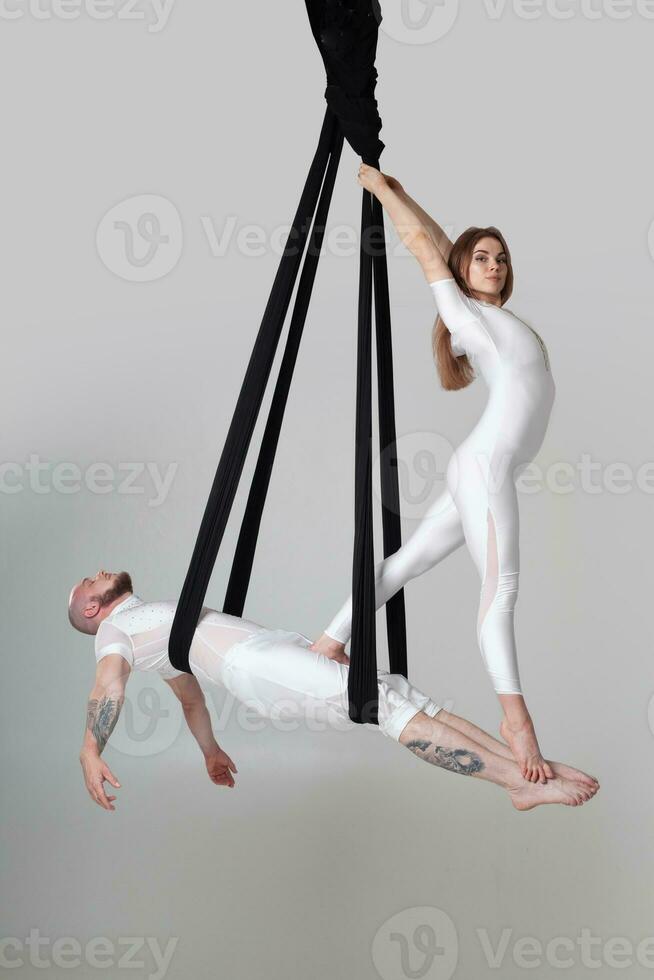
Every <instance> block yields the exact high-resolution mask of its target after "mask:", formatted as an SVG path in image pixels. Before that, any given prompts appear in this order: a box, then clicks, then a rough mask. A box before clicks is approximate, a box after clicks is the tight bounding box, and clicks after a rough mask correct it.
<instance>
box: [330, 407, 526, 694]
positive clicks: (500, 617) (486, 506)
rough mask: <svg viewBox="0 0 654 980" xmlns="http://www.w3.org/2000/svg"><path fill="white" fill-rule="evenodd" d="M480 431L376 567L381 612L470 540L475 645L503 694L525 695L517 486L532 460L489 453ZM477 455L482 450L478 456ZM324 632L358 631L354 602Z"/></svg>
mask: <svg viewBox="0 0 654 980" xmlns="http://www.w3.org/2000/svg"><path fill="white" fill-rule="evenodd" d="M489 443H490V440H489V438H488V435H487V434H486V433H485V432H484V430H483V428H482V427H481V426H480V427H478V429H477V430H475V431H474V432H473V433H472V434H471V436H470V437H469V438H468V439H467V440H466V441H465V442H464V443H463V444H462V445H461V446H460V447H459V448H458V449H457V450H456V452H455V453H454V455H453V456H452V458H451V459H450V463H449V465H448V468H447V489H446V490H445V491H444V492H443V493H442V494H441V495H440V496H439V497H438V498H437V500H436V501H435V502H434V503H433V504H432V506H431V507H430V508H429V510H428V512H427V514H426V515H425V517H424V518H423V519H422V521H421V522H420V525H419V527H418V528H417V529H416V531H415V533H414V534H413V536H412V537H411V538H409V540H408V541H407V542H406V544H405V545H404V546H403V547H402V548H400V549H399V551H397V552H395V554H393V555H391V556H390V557H389V558H386V559H385V560H384V561H381V562H379V563H378V564H377V566H376V570H375V578H376V602H377V608H379V606H381V605H383V604H384V603H385V602H387V601H388V599H390V598H391V596H393V595H395V593H396V592H397V591H398V590H399V589H401V588H403V586H405V585H406V583H407V582H409V581H410V580H411V579H413V578H416V577H417V576H418V575H422V574H423V573H424V572H426V571H427V570H428V569H430V568H433V567H434V565H437V564H438V562H440V561H442V560H443V558H445V557H446V556H447V555H450V554H451V553H452V552H453V551H455V550H456V549H457V548H460V547H461V545H462V544H463V543H464V542H465V544H466V545H467V547H468V550H469V551H470V554H471V556H472V559H473V561H474V563H475V566H476V568H477V571H478V572H479V576H480V579H481V583H482V585H481V595H480V602H479V614H478V617H477V642H478V645H479V649H480V652H481V655H482V659H483V661H484V665H485V667H486V670H487V671H488V674H489V676H490V678H491V682H492V684H493V687H494V689H495V691H496V692H497V693H498V694H500V693H501V694H521V693H522V689H521V685H520V676H519V672H518V661H517V654H516V644H515V636H514V609H515V605H516V600H517V597H518V579H519V571H520V559H519V540H518V539H519V515H518V498H517V491H516V485H515V480H516V479H517V477H518V475H519V473H520V472H521V470H522V468H523V467H524V466H525V465H526V464H527V462H528V460H529V459H530V458H531V456H529V457H525V458H524V459H523V460H521V461H520V462H518V461H517V458H516V456H515V455H514V454H512V453H511V452H505V453H504V455H501V454H500V452H499V450H496V451H495V452H493V453H492V454H491V455H490V458H489V455H488V453H484V452H483V446H484V445H489ZM477 450H479V451H477ZM325 632H326V633H327V635H328V636H331V637H332V638H333V639H335V640H338V641H340V642H341V643H347V642H348V640H349V639H350V636H351V633H352V598H351V597H350V598H349V599H348V600H347V601H346V602H345V604H344V605H343V607H342V608H341V609H340V610H339V612H338V613H337V614H336V616H335V617H334V619H333V620H332V621H331V623H330V624H329V626H328V627H327V628H326V630H325Z"/></svg>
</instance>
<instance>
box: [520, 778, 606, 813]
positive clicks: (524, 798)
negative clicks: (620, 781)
mask: <svg viewBox="0 0 654 980" xmlns="http://www.w3.org/2000/svg"><path fill="white" fill-rule="evenodd" d="M584 775H585V774H584ZM598 789H599V784H598V785H597V786H588V785H587V784H586V783H585V782H583V783H582V782H581V781H577V780H574V779H566V778H565V777H564V776H554V778H553V779H548V781H547V782H546V783H529V782H525V781H524V780H522V781H520V782H516V784H515V785H514V786H507V790H508V793H509V797H510V799H511V803H512V804H513V806H514V807H515V808H516V810H533V808H534V807H536V806H540V805H541V804H543V803H561V804H563V806H583V804H584V803H587V802H588V800H590V799H592V798H593V796H595V793H596V792H597V790H598Z"/></svg>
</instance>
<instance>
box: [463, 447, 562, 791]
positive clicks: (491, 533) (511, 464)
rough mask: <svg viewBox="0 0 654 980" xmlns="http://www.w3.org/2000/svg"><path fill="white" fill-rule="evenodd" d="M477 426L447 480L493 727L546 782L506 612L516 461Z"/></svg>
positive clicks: (514, 555) (529, 774) (515, 576)
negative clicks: (495, 712)
mask: <svg viewBox="0 0 654 980" xmlns="http://www.w3.org/2000/svg"><path fill="white" fill-rule="evenodd" d="M489 442H490V437H489V435H488V433H486V432H484V431H482V430H481V429H479V430H478V432H477V434H476V437H475V438H473V439H470V440H468V441H467V442H466V443H464V444H463V445H462V446H460V447H459V449H458V450H457V451H456V453H455V455H454V457H453V458H452V460H451V462H450V466H448V486H449V487H450V489H451V491H452V496H453V499H454V501H455V504H456V506H457V508H458V510H459V513H460V514H461V521H462V524H463V531H464V534H465V541H466V545H467V547H468V550H469V552H470V555H471V557H472V559H473V561H474V563H475V566H476V568H477V571H478V572H479V577H480V580H481V591H480V597H479V613H478V617H477V642H478V645H479V650H480V652H481V655H482V659H483V661H484V665H485V667H486V670H487V671H488V674H489V677H490V679H491V682H492V684H493V687H494V689H495V692H496V694H497V696H498V698H499V700H500V703H501V705H502V709H503V711H504V718H503V720H502V722H501V725H500V733H501V735H502V737H503V738H504V739H506V741H507V742H508V743H509V745H510V748H511V750H512V752H513V755H514V758H515V759H516V761H517V762H518V764H519V765H520V768H521V771H522V774H523V776H524V777H525V779H528V780H530V781H532V782H535V781H540V782H546V781H547V779H551V778H552V776H553V775H554V773H553V770H552V768H551V767H550V765H549V764H548V762H547V761H546V760H545V759H544V758H543V755H542V753H541V751H540V748H539V745H538V740H537V738H536V733H535V730H534V725H533V722H532V719H531V716H530V714H529V711H528V709H527V706H526V703H525V700H524V697H523V695H522V688H521V684H520V676H519V671H518V658H517V653H516V642H515V631H514V611H515V606H516V602H517V598H518V583H519V577H520V551H519V533H520V520H519V510H518V495H517V489H516V484H515V477H516V473H517V471H518V470H519V469H520V466H521V465H523V464H518V463H517V461H516V459H515V457H514V456H513V454H512V452H511V448H510V447H505V448H503V447H502V446H501V445H499V446H498V445H497V444H496V445H494V447H493V449H492V450H487V449H485V445H486V444H487V443H489Z"/></svg>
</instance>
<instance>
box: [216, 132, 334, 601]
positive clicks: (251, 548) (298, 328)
mask: <svg viewBox="0 0 654 980" xmlns="http://www.w3.org/2000/svg"><path fill="white" fill-rule="evenodd" d="M342 149H343V133H342V131H341V129H340V126H338V125H337V126H336V127H335V129H334V137H333V140H332V147H331V157H330V160H329V165H328V167H327V173H326V176H325V182H324V184H323V188H322V193H321V195H320V201H319V203H318V210H317V211H316V218H315V221H314V225H313V229H312V232H311V238H310V240H309V248H308V250H307V254H306V256H305V259H304V265H303V268H302V274H301V276H300V284H299V286H298V291H297V296H296V299H295V306H294V309H293V315H292V318H291V325H290V328H289V333H288V340H287V342H286V349H285V351H284V357H283V359H282V363H281V367H280V369H279V376H278V378H277V384H276V386H275V392H274V394H273V398H272V403H271V406H270V413H269V416H268V422H267V424H266V428H265V431H264V434H263V438H262V441H261V449H260V452H259V458H258V460H257V465H256V469H255V472H254V477H253V480H252V486H251V488H250V494H249V497H248V502H247V506H246V508H245V513H244V515H243V521H242V523H241V530H240V534H239V539H238V544H237V546H236V552H235V555H234V561H233V564H232V571H231V574H230V578H229V584H228V586H227V593H226V595H225V604H224V607H223V608H224V611H225V612H226V613H230V614H231V615H232V616H241V615H242V614H243V608H244V606H245V599H246V596H247V591H248V585H249V582H250V575H251V573H252V564H253V562H254V553H255V550H256V546H257V537H258V535H259V527H260V525H261V517H262V514H263V509H264V505H265V502H266V495H267V493H268V487H269V484H270V477H271V475H272V468H273V464H274V462H275V453H276V451H277V445H278V443H279V435H280V432H281V427H282V422H283V420H284V410H285V408H286V403H287V401H288V395H289V391H290V387H291V381H292V380H293V372H294V369H295V364H296V361H297V355H298V351H299V348H300V342H301V340H302V334H303V331H304V324H305V322H306V318H307V312H308V309H309V302H310V300H311V293H312V290H313V284H314V281H315V278H316V271H317V269H318V259H319V258H320V249H321V248H322V243H323V238H324V235H325V226H326V224H327V217H328V215H329V206H330V204H331V200H332V193H333V190H334V184H335V182H336V174H337V173H338V165H339V162H340V159H341V151H342Z"/></svg>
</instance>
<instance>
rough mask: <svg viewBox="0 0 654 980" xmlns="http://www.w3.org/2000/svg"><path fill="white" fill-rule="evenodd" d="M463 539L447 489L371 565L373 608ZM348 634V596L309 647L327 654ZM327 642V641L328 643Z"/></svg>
mask: <svg viewBox="0 0 654 980" xmlns="http://www.w3.org/2000/svg"><path fill="white" fill-rule="evenodd" d="M463 542H464V536H463V527H462V525H461V518H460V516H459V511H458V509H457V507H456V505H455V503H454V501H453V499H452V495H451V493H450V491H449V490H445V491H443V493H442V494H440V496H439V497H438V498H437V499H436V500H435V501H434V503H433V504H432V505H431V507H430V508H429V510H428V511H427V513H426V514H425V516H424V518H423V519H422V520H421V522H420V524H419V526H418V527H417V528H416V530H415V532H414V533H413V535H412V536H411V537H410V538H409V540H408V541H407V542H406V544H405V545H403V546H402V547H401V548H400V549H399V550H398V551H396V552H395V554H393V555H390V556H389V557H388V558H385V559H384V560H383V561H380V562H379V563H378V564H377V566H376V567H375V600H376V604H377V608H378V609H379V607H380V606H383V605H384V603H386V602H388V600H389V599H390V598H391V596H394V595H395V593H396V592H398V591H399V590H400V589H401V588H403V587H404V586H405V585H406V583H407V582H409V581H410V580H411V579H413V578H417V577H418V576H419V575H422V574H423V573H424V572H426V571H427V570H428V569H430V568H433V567H434V565H437V564H438V562H440V561H442V560H443V558H446V557H447V555H450V554H452V552H453V551H456V549H457V548H460V547H461V545H462V544H463ZM351 635H352V597H351V596H350V597H349V598H348V599H347V600H346V602H345V603H344V604H343V606H342V607H341V609H339V611H338V612H337V613H336V615H335V616H334V618H333V619H332V621H331V623H330V624H329V626H327V628H326V630H325V632H324V633H323V635H322V636H321V638H320V640H318V642H317V643H315V644H314V646H313V649H315V650H318V651H319V652H321V653H326V654H327V655H328V656H331V655H332V653H333V652H334V651H335V650H336V649H338V648H339V647H340V648H341V649H342V648H344V646H345V644H346V643H347V642H348V640H349V639H350V637H351ZM330 641H331V642H330Z"/></svg>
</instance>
